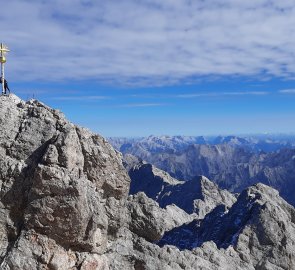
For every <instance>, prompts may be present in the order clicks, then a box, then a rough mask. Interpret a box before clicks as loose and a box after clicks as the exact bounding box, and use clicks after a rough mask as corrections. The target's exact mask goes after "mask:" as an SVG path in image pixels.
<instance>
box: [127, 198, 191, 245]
mask: <svg viewBox="0 0 295 270" xmlns="http://www.w3.org/2000/svg"><path fill="white" fill-rule="evenodd" d="M127 207H128V210H129V211H128V212H129V213H130V221H129V228H130V230H131V231H132V232H134V233H135V234H137V235H138V236H140V237H143V238H145V239H146V240H148V241H151V242H155V241H158V240H160V239H161V238H162V236H163V234H164V232H166V231H169V230H171V229H173V228H175V227H178V226H180V225H182V224H184V223H187V222H190V221H192V220H193V218H194V217H193V216H191V215H189V214H187V213H186V212H185V211H183V210H182V209H180V208H179V207H177V206H176V205H169V206H167V207H166V208H165V209H162V208H159V205H158V203H156V202H155V201H154V200H152V199H150V198H148V197H147V196H146V195H145V193H143V192H139V193H137V194H136V195H132V196H130V197H129V198H128V204H127Z"/></svg>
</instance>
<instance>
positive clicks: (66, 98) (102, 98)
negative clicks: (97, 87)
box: [50, 96, 110, 101]
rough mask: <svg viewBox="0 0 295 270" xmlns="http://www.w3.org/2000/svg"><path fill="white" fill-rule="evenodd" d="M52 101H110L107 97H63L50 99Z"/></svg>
mask: <svg viewBox="0 0 295 270" xmlns="http://www.w3.org/2000/svg"><path fill="white" fill-rule="evenodd" d="M50 99H53V100H61V101H75V100H77V101H95V100H105V99H110V97H108V96H64V97H52V98H50Z"/></svg>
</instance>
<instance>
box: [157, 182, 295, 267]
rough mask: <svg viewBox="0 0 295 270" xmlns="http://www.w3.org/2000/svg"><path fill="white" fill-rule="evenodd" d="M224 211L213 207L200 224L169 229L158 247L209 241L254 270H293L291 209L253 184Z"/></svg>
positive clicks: (189, 246)
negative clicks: (248, 264) (234, 255)
mask: <svg viewBox="0 0 295 270" xmlns="http://www.w3.org/2000/svg"><path fill="white" fill-rule="evenodd" d="M224 210H225V209H222V207H217V208H215V209H214V210H213V211H212V212H211V213H210V214H208V215H207V216H206V217H205V218H204V220H202V221H199V222H196V221H193V222H192V223H190V224H187V225H183V226H181V227H179V228H175V229H173V230H172V231H170V232H168V233H166V234H165V235H164V237H163V238H162V240H161V241H160V242H159V244H160V245H161V246H162V245H165V244H173V245H176V246H179V247H180V248H181V249H193V248H195V247H200V246H201V245H202V244H203V243H205V242H207V241H213V242H214V243H215V244H216V245H217V247H219V248H221V247H222V248H228V247H230V246H234V247H235V250H236V251H237V252H238V253H239V254H240V257H241V259H242V260H244V261H247V262H249V263H250V264H251V265H253V266H254V267H255V269H293V267H294V266H295V261H294V260H295V223H294V217H295V209H294V208H293V207H292V206H291V205H289V204H287V203H286V202H285V201H284V200H283V199H281V198H280V197H279V194H278V192H277V191H276V190H274V189H272V188H270V187H267V186H265V185H263V184H257V185H256V186H252V187H250V188H248V189H247V190H245V191H243V192H242V193H241V195H240V196H239V198H238V200H237V202H236V203H235V204H234V205H233V206H232V207H231V209H230V210H229V211H224ZM270 254H272V256H270ZM290 266H292V267H291V268H290ZM272 267H273V268H272Z"/></svg>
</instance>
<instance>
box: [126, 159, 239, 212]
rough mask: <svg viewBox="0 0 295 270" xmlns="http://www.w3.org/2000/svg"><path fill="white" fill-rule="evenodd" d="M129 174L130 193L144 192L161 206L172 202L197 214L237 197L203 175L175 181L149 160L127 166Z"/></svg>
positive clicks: (227, 204)
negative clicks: (130, 166)
mask: <svg viewBox="0 0 295 270" xmlns="http://www.w3.org/2000/svg"><path fill="white" fill-rule="evenodd" d="M129 175H130V178H131V185H130V193H131V194H136V193H137V192H144V193H145V194H146V195H147V196H148V197H149V198H152V199H153V200H155V201H156V202H158V203H159V205H160V207H162V208H164V207H166V206H167V205H171V204H175V205H177V206H178V207H179V208H181V209H183V210H185V211H186V212H187V213H189V214H192V213H196V214H197V215H198V217H199V218H203V217H204V216H205V215H206V214H207V213H209V212H210V211H211V210H212V209H213V208H215V207H216V206H217V205H220V204H223V205H225V206H227V207H230V206H232V204H233V203H234V202H235V201H236V198H235V197H234V196H233V195H232V194H231V193H230V192H228V191H226V190H221V189H219V188H218V186H217V185H216V184H214V183H212V182H211V181H209V180H208V179H207V178H206V177H203V176H200V177H195V178H194V179H192V180H190V181H186V182H183V181H178V180H176V179H174V178H172V177H171V176H170V175H169V174H168V173H166V172H164V171H162V170H160V169H157V168H156V167H154V166H152V165H151V164H146V163H142V162H140V163H138V164H137V165H135V166H134V167H133V168H132V169H130V171H129ZM184 198H185V199H184Z"/></svg>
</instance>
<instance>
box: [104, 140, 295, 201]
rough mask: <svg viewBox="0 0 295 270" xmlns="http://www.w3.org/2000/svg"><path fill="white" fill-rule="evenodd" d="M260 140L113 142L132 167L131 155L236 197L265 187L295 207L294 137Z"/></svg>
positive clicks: (173, 173) (184, 178) (178, 175)
mask: <svg viewBox="0 0 295 270" xmlns="http://www.w3.org/2000/svg"><path fill="white" fill-rule="evenodd" d="M255 138H256V137H254V138H252V139H251V140H250V139H249V138H240V137H234V136H230V137H216V138H210V140H209V139H208V138H204V137H183V136H176V137H169V136H162V137H155V136H150V137H147V138H143V139H131V140H128V139H110V142H111V143H112V144H113V145H114V146H115V147H116V148H117V149H119V150H120V151H122V153H123V154H124V155H125V161H126V163H130V162H131V160H132V158H131V157H130V154H131V155H133V156H135V157H137V158H138V159H140V160H145V161H146V162H148V163H151V164H153V165H154V166H156V167H158V168H160V169H162V170H164V171H166V172H168V173H169V174H170V175H171V176H172V177H174V178H176V179H178V180H185V181H187V180H190V179H193V178H194V177H196V176H198V175H204V176H205V177H207V178H209V179H211V180H212V181H213V182H215V183H217V184H218V185H219V186H220V187H221V188H223V189H228V190H229V191H232V192H240V191H242V190H243V189H245V188H247V187H248V186H250V185H253V184H256V183H258V182H261V183H264V184H267V185H270V186H272V187H274V188H276V189H278V190H279V192H280V193H281V196H282V197H283V198H284V199H285V200H287V201H288V202H289V203H291V204H293V205H295V185H294V182H295V149H294V142H293V140H294V137H292V136H281V137H280V136H277V137H274V138H269V137H267V138H262V137H260V138H256V139H255ZM205 142H208V143H205ZM214 143H217V144H214ZM259 149H260V150H259ZM270 149H275V150H274V151H269V150H270ZM131 163H132V162H131ZM134 163H136V162H134V157H133V163H132V164H134ZM130 167H132V166H129V168H130Z"/></svg>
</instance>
